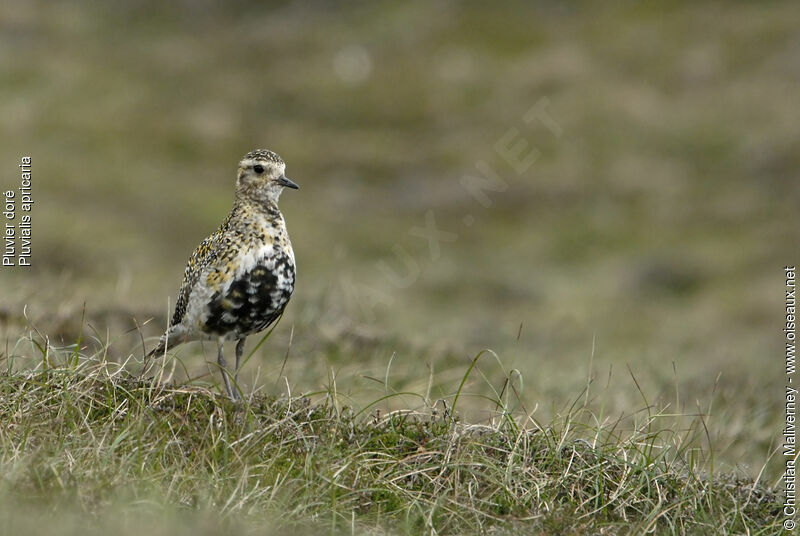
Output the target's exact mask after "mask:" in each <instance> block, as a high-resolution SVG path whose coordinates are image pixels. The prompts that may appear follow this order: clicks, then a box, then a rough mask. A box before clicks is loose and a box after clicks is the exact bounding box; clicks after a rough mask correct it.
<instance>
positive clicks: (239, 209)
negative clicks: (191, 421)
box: [149, 149, 297, 398]
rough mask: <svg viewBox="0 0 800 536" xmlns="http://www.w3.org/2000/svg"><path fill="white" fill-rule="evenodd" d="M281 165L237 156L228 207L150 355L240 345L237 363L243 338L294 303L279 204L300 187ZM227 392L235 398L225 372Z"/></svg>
mask: <svg viewBox="0 0 800 536" xmlns="http://www.w3.org/2000/svg"><path fill="white" fill-rule="evenodd" d="M284 170H285V164H284V162H283V160H282V159H281V158H280V157H279V156H278V155H276V154H275V153H273V152H272V151H267V150H264V149H257V150H255V151H251V152H250V153H248V154H247V155H245V156H244V158H242V160H241V161H240V163H239V170H238V175H237V179H236V195H235V201H234V204H233V208H232V209H231V211H230V213H229V214H228V216H227V217H226V218H225V220H224V221H223V222H222V225H220V226H219V228H218V229H217V230H216V231H215V232H214V233H212V234H211V235H210V236H209V237H208V238H206V239H205V240H203V241H202V242H201V243H200V245H198V246H197V248H195V250H194V252H193V253H192V255H191V257H189V261H188V263H187V264H186V269H185V271H184V276H183V283H182V285H181V288H180V291H179V293H178V300H177V302H176V304H175V313H174V315H173V317H172V324H171V325H170V327H169V329H168V330H167V332H166V333H165V334H164V335H163V336H162V338H161V340H160V342H159V345H158V346H157V347H156V348H155V349H154V350H153V351H152V352H150V354H149V355H157V356H158V355H160V354H163V353H164V352H165V351H166V349H167V348H171V347H173V346H175V345H177V344H180V343H182V342H186V341H190V340H202V339H211V340H216V341H217V342H218V344H219V354H218V360H219V363H220V366H221V368H223V369H225V360H224V356H223V353H222V345H223V344H224V342H225V341H229V340H237V341H239V342H238V344H237V346H236V357H237V365H236V369H237V370H238V367H239V363H238V362H239V358H240V357H241V353H242V350H243V347H244V340H245V338H246V337H247V336H248V335H250V334H253V333H256V332H258V331H261V330H263V329H265V328H266V327H268V326H269V325H270V324H271V323H272V322H274V321H275V319H277V318H278V317H279V316H280V315H281V313H282V312H283V309H284V308H285V306H286V304H287V303H288V301H289V298H290V297H291V294H292V292H293V290H294V282H295V260H294V252H293V251H292V245H291V241H290V240H289V235H288V233H287V231H286V225H285V223H284V219H283V216H282V215H281V213H280V210H278V205H277V202H278V198H279V196H280V194H281V192H282V190H283V188H284V187H289V188H295V189H296V188H297V185H296V184H294V183H293V182H292V181H291V180H289V179H287V178H286V176H285V175H284ZM223 379H224V381H225V386H226V389H227V390H228V394H229V395H230V396H231V397H232V398H236V393H235V392H234V391H233V390H232V388H231V386H230V383H229V379H228V377H227V375H226V373H223Z"/></svg>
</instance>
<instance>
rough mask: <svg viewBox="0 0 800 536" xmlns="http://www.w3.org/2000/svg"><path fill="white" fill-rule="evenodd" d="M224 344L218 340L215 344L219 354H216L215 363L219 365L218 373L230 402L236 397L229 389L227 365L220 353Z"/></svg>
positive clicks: (223, 355)
mask: <svg viewBox="0 0 800 536" xmlns="http://www.w3.org/2000/svg"><path fill="white" fill-rule="evenodd" d="M224 344H225V343H224V342H223V341H222V340H221V339H220V341H219V342H218V343H217V345H218V346H219V352H218V353H217V363H218V364H219V368H220V372H222V381H223V382H225V390H226V391H228V396H229V397H231V400H236V395H235V394H234V392H233V389H231V380H230V378H228V365H227V363H225V354H224V353H223V352H222V346H223V345H224Z"/></svg>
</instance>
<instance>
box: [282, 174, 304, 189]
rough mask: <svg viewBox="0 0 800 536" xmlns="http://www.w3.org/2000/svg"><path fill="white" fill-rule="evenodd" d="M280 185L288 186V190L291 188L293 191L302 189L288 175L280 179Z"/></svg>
mask: <svg viewBox="0 0 800 536" xmlns="http://www.w3.org/2000/svg"><path fill="white" fill-rule="evenodd" d="M278 184H280V185H281V186H286V187H287V188H291V189H292V190H299V189H300V187H299V186H298V185H297V184H296V183H295V182H294V181H293V180H291V179H290V178H289V177H287V176H286V175H281V178H280V179H278Z"/></svg>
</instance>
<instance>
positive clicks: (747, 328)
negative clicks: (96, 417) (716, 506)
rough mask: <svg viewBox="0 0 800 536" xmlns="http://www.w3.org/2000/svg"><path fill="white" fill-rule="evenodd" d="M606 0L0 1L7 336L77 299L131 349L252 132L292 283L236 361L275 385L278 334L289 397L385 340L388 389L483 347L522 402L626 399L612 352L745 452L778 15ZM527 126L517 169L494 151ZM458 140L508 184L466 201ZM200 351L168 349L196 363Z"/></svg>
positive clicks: (758, 378) (786, 214) (375, 362)
mask: <svg viewBox="0 0 800 536" xmlns="http://www.w3.org/2000/svg"><path fill="white" fill-rule="evenodd" d="M602 5H603V7H602V8H601V7H598V6H597V5H595V4H593V3H570V4H564V3H561V2H538V3H528V2H512V3H504V4H502V5H492V6H491V7H487V5H486V4H485V3H479V2H467V3H456V2H441V3H435V4H434V3H430V4H429V3H422V2H419V3H397V4H395V3H388V2H370V3H363V4H361V5H357V6H352V7H350V8H347V9H344V8H334V7H333V6H331V5H329V4H328V3H324V2H317V3H300V2H297V3H270V4H262V3H257V2H228V3H225V4H224V5H216V4H214V3H211V2H177V3H167V4H163V3H152V2H134V1H128V2H115V3H108V4H107V5H106V4H102V3H89V2H85V3H82V2H75V3H58V4H56V3H45V2H14V1H12V2H5V3H3V4H2V5H0V45H2V46H0V66H2V72H3V76H2V79H0V108H1V109H2V117H3V121H2V123H0V129H1V130H0V132H2V140H3V142H2V144H0V166H2V167H1V169H2V173H1V174H0V177H2V184H0V189H3V190H5V189H7V188H14V187H17V186H18V182H19V173H18V168H17V164H18V162H19V158H20V157H21V156H23V155H30V156H31V157H32V158H33V189H34V190H33V192H34V197H35V203H36V205H35V212H34V215H33V217H34V222H33V246H34V257H33V267H31V268H30V269H19V268H17V269H8V268H4V269H3V270H2V271H1V272H0V292H1V293H2V305H0V307H2V309H0V320H1V322H2V326H1V328H2V335H3V338H4V340H3V346H4V347H5V351H4V354H5V355H8V354H9V353H10V352H12V351H13V352H15V353H16V354H18V355H20V356H31V355H34V354H35V352H34V351H33V349H32V346H31V345H30V343H26V342H25V341H24V340H22V342H20V340H21V339H22V338H24V337H26V336H28V335H29V334H30V333H31V331H32V326H35V327H36V328H38V329H39V330H40V331H41V332H42V333H43V334H47V335H48V336H49V337H50V339H51V341H52V342H53V343H54V344H57V345H58V344H70V343H74V341H75V340H76V336H77V333H78V332H79V331H80V324H81V317H82V308H83V304H84V303H85V304H86V319H87V322H88V323H89V324H90V325H91V327H92V328H93V329H94V330H96V332H97V335H98V337H99V338H100V339H105V340H109V341H111V342H112V344H111V347H110V349H109V357H110V358H112V359H117V360H124V359H126V358H127V357H128V356H129V355H131V354H133V355H134V356H135V357H136V358H137V359H140V358H141V355H142V348H141V341H140V339H139V335H138V334H136V333H130V332H129V330H130V329H131V328H133V327H134V322H133V320H132V319H133V318H134V317H135V318H136V319H137V321H138V322H140V323H142V322H144V321H145V320H147V319H148V318H152V319H153V320H152V321H151V322H150V323H149V324H147V325H146V326H145V327H144V328H143V334H144V336H146V337H150V338H154V337H156V336H157V335H159V334H160V333H161V331H162V330H163V328H164V327H165V326H166V322H167V316H168V314H169V313H170V312H171V311H170V310H169V308H170V307H171V304H174V301H175V298H176V294H177V289H178V286H179V284H180V281H181V277H182V273H183V268H184V263H185V261H186V259H187V257H188V255H189V254H190V253H191V251H192V250H193V248H194V247H195V245H196V244H197V243H198V242H199V241H200V240H201V239H202V238H204V237H205V236H206V235H207V234H209V233H210V232H211V231H213V230H214V229H215V228H216V226H217V225H218V224H219V222H220V221H221V220H222V218H223V217H224V216H225V214H226V213H227V211H228V209H229V207H230V205H231V202H232V195H233V182H234V175H235V168H236V163H237V161H238V159H239V158H240V157H241V156H242V155H243V154H244V153H246V152H247V151H249V150H251V149H253V148H255V147H266V148H270V149H272V150H274V151H276V152H277V153H279V154H280V155H281V156H282V157H283V158H284V159H285V160H286V162H287V175H288V176H289V177H291V178H293V179H294V180H295V181H296V182H298V183H299V184H300V185H301V190H299V191H297V192H295V191H288V192H286V193H285V194H284V196H283V198H282V203H281V208H282V210H283V212H284V215H285V217H286V219H287V222H288V226H289V230H290V234H291V237H292V240H293V244H294V249H295V252H296V256H297V262H298V284H297V290H296V292H295V296H294V298H293V301H292V302H291V304H290V306H289V308H288V310H287V312H286V315H285V317H284V319H283V320H282V322H281V324H280V325H279V326H278V328H277V329H276V331H275V333H274V335H273V337H272V338H271V339H270V340H269V341H267V342H266V343H265V344H264V345H263V346H262V347H261V348H260V349H259V350H258V352H257V354H256V357H255V359H254V360H253V361H251V362H250V363H249V364H248V366H247V369H246V370H245V373H244V375H243V377H244V381H245V382H246V383H248V384H250V385H253V384H256V385H258V386H261V387H262V388H263V389H265V390H266V391H268V392H280V391H285V390H286V383H285V382H283V381H280V382H277V385H276V378H277V377H278V375H279V373H280V371H281V363H282V361H283V357H284V355H285V354H286V352H287V348H289V340H290V336H291V339H292V343H291V348H290V349H289V350H288V351H289V358H288V361H287V364H286V368H285V370H284V371H283V372H284V375H285V376H286V377H287V378H288V380H287V381H288V385H289V386H290V388H291V389H292V392H295V393H296V392H309V391H315V390H318V389H320V388H323V387H324V386H325V385H328V384H329V383H330V381H331V375H332V374H335V375H336V382H337V389H338V390H339V392H340V393H341V394H343V396H345V395H348V396H351V397H352V398H354V399H355V400H356V401H362V402H363V401H369V400H374V399H375V398H377V397H378V396H380V394H381V393H383V392H384V389H385V387H384V386H382V385H381V384H380V383H378V382H377V381H374V380H371V379H369V377H374V378H377V379H380V380H381V381H382V380H383V379H384V377H385V376H386V375H387V367H388V365H389V362H390V359H391V368H390V370H389V374H388V376H389V382H390V384H391V385H390V388H391V389H395V390H405V389H409V390H414V391H417V392H422V393H424V392H425V390H426V386H427V384H428V381H429V374H430V372H431V370H433V375H434V380H433V388H432V392H431V397H432V398H436V397H437V396H441V395H443V394H452V393H453V392H454V391H455V388H456V387H457V384H458V381H459V380H460V378H461V376H462V375H463V374H464V372H465V370H466V366H467V364H468V363H469V360H470V359H471V358H472V357H473V356H475V355H476V354H477V353H478V352H479V351H480V350H482V349H484V348H491V349H492V350H494V351H495V352H496V353H497V354H498V356H499V357H500V360H501V361H502V363H503V366H504V367H505V369H506V370H510V369H512V368H516V369H518V370H519V371H521V373H522V374H523V377H524V388H523V391H522V397H523V399H524V401H525V404H526V408H527V410H528V411H533V410H534V408H535V413H534V416H535V417H536V418H538V419H545V420H546V419H547V418H548V416H549V415H551V414H552V413H553V412H556V411H559V410H560V409H562V408H564V407H565V406H566V405H568V404H569V403H570V402H571V401H572V400H574V399H576V398H578V397H580V395H581V390H582V389H583V388H584V387H585V386H586V384H587V379H588V378H589V377H590V375H593V376H594V377H596V378H597V382H596V383H595V385H593V386H592V393H591V396H597V397H598V399H597V403H598V404H599V403H600V401H601V399H602V403H603V404H605V408H606V411H607V413H608V414H609V415H619V414H620V413H625V414H631V413H633V412H635V411H639V410H641V409H642V408H643V407H644V405H645V402H644V401H643V399H642V396H641V395H640V394H639V392H638V390H637V388H636V386H635V384H634V382H633V380H632V379H631V376H630V373H629V372H628V371H627V369H626V367H629V368H630V370H631V371H632V373H633V374H634V375H635V377H636V379H637V381H638V382H639V384H640V385H641V387H642V390H643V392H644V393H645V395H646V396H647V397H648V402H651V403H667V402H670V401H671V402H672V403H673V406H672V409H671V411H674V412H686V413H697V412H699V411H704V412H705V411H707V410H708V408H709V405H711V404H712V403H713V408H712V411H711V415H710V417H708V418H707V423H708V425H709V427H710V429H711V432H712V436H711V439H712V442H713V444H714V446H715V448H716V449H719V450H720V451H721V452H720V454H719V459H721V460H724V461H725V462H727V463H730V464H740V465H741V466H742V467H743V470H745V471H748V472H750V473H752V474H755V473H757V472H758V470H759V469H760V467H761V464H763V463H764V461H765V460H766V458H767V456H768V454H769V452H770V449H771V448H774V447H775V446H776V444H775V441H776V440H777V439H778V436H779V430H780V429H781V428H780V422H781V419H782V398H783V387H782V385H783V382H784V380H785V377H784V375H783V360H782V351H783V346H782V336H781V335H782V334H781V332H780V329H781V327H782V303H783V297H784V296H783V279H782V277H783V266H784V265H785V264H787V263H794V262H797V261H798V258H800V256H798V252H800V248H798V245H799V244H798V239H797V236H798V223H800V217H799V216H798V201H800V188H798V170H799V169H800V151H798V147H799V146H798V139H800V106H799V105H798V104H799V103H798V94H799V93H798V83H800V39H799V37H800V33H799V32H798V28H800V10H798V9H797V5H796V3H794V2H760V3H757V4H756V3H748V2H699V3H694V2H656V3H647V4H641V3H636V2H622V3H606V2H604V3H603V4H602ZM537 106H538V108H535V110H538V111H539V112H540V113H539V114H538V115H536V116H535V117H534V118H533V120H531V121H526V114H527V113H528V112H529V111H530V110H531V109H532V108H534V107H537ZM528 119H530V116H528ZM520 140H522V141H520ZM523 142H524V143H525V144H526V145H525V146H524V147H523V146H522V145H520V147H521V148H522V151H523V154H533V153H530V151H535V154H536V155H537V157H536V160H535V162H533V164H532V165H530V167H528V168H527V169H524V170H522V172H520V170H518V169H515V168H514V166H513V165H510V163H509V161H508V160H507V159H506V158H504V157H503V156H502V154H501V152H500V151H498V147H499V146H502V145H514V144H515V143H523ZM480 162H484V163H485V164H487V165H488V166H490V168H491V169H492V170H494V172H495V173H496V174H497V176H498V177H499V178H500V180H502V181H503V183H504V184H505V185H506V186H507V187H506V188H505V190H504V191H491V190H487V191H485V194H486V196H487V197H486V199H485V201H486V203H483V204H482V203H481V202H479V199H477V198H476V197H475V196H473V195H471V194H470V192H469V191H468V189H466V188H464V186H463V184H462V181H463V178H464V177H465V176H477V175H479V172H478V170H477V168H476V165H478V166H480V165H482V164H480ZM478 197H480V196H478ZM484 205H486V206H484ZM426 217H427V218H432V219H433V221H435V226H436V227H437V228H438V229H439V230H440V231H442V232H447V233H450V234H448V235H447V237H446V240H443V241H441V242H439V243H438V244H437V245H438V246H439V251H438V252H437V250H436V248H434V249H433V250H431V248H430V247H429V243H428V241H427V239H425V238H421V237H419V236H417V235H418V234H419V233H418V231H419V228H424V227H425V224H426ZM465 222H467V223H470V222H471V224H470V225H467V223H465ZM89 331H90V330H88V329H87V333H88V332H89ZM290 334H291V335H290ZM86 344H91V341H90V340H89V341H87V342H86ZM152 344H153V340H152V339H149V340H148V348H149V347H150V346H151V345H152ZM254 344H255V342H254V341H251V342H250V344H249V346H248V347H249V348H252V347H253V346H254ZM15 348H16V349H15ZM201 353H205V355H206V359H213V356H214V349H213V348H211V347H210V346H209V345H205V348H201V346H200V345H199V344H194V345H191V346H188V347H185V348H183V349H181V351H180V356H181V358H182V359H183V360H184V362H185V363H186V365H187V367H189V372H190V374H192V375H199V374H202V373H203V372H204V371H207V370H208V369H209V367H208V366H207V365H206V364H205V363H204V362H203V359H202V358H201V357H199V354H201ZM392 356H393V357H392ZM481 370H482V371H483V373H484V374H485V375H486V378H487V380H488V382H489V383H491V384H492V385H494V386H495V387H497V388H499V386H500V384H501V381H502V371H501V370H500V368H499V367H498V366H497V365H495V364H493V363H492V362H491V361H490V360H487V361H485V362H484V364H483V366H482V368H481ZM609 374H610V380H609V379H608V377H609ZM475 378H476V380H475V381H473V382H471V383H470V385H469V388H470V389H471V391H472V392H486V391H487V381H486V380H483V379H482V378H480V377H479V376H478V375H476V376H475ZM676 397H677V399H678V400H679V402H678V404H677V406H678V407H676V405H675V403H674V401H675V399H676ZM482 404H484V403H483V402H481V401H477V402H476V405H477V406H481V405H482ZM778 469H779V466H775V470H774V471H771V472H772V473H774V474H777V470H778Z"/></svg>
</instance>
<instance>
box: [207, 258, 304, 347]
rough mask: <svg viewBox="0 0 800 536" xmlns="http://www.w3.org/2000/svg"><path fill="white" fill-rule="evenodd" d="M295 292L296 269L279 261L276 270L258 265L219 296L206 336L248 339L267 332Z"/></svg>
mask: <svg viewBox="0 0 800 536" xmlns="http://www.w3.org/2000/svg"><path fill="white" fill-rule="evenodd" d="M293 290H294V266H293V265H292V263H291V262H289V259H288V258H283V257H282V258H278V259H276V260H275V262H274V265H273V266H269V265H268V264H266V263H262V264H258V265H256V266H255V268H253V269H252V270H251V271H250V272H247V273H245V274H243V275H242V276H241V277H240V278H238V279H235V280H234V281H232V282H231V284H230V285H229V286H228V287H227V288H226V289H225V290H224V291H218V292H216V293H215V294H214V295H213V296H212V297H211V301H210V303H209V307H208V316H207V318H206V320H205V329H204V331H206V332H207V333H211V334H214V335H218V336H223V335H228V336H233V337H241V336H246V335H249V334H251V333H256V332H258V331H261V330H263V329H266V328H267V327H268V326H269V325H270V324H271V323H272V322H274V321H275V320H276V319H277V318H278V317H279V316H280V315H281V313H282V312H283V309H284V308H285V307H286V304H287V303H288V301H289V298H290V297H291V295H292V291H293Z"/></svg>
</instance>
